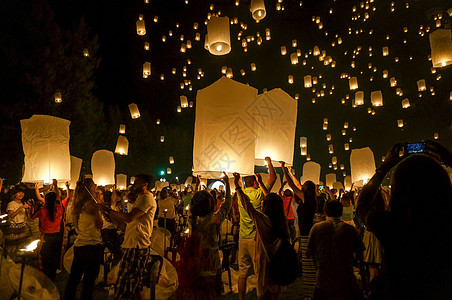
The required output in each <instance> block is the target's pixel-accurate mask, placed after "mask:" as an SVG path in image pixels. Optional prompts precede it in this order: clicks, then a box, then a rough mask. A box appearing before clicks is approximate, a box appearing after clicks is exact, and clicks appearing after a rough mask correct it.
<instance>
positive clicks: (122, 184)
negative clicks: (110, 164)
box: [116, 174, 127, 190]
mask: <svg viewBox="0 0 452 300" xmlns="http://www.w3.org/2000/svg"><path fill="white" fill-rule="evenodd" d="M116 188H117V189H120V190H125V189H126V188H127V175H126V174H116Z"/></svg>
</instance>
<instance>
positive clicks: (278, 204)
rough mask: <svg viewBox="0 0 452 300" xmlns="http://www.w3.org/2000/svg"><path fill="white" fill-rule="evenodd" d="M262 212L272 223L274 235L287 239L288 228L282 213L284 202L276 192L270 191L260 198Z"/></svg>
mask: <svg viewBox="0 0 452 300" xmlns="http://www.w3.org/2000/svg"><path fill="white" fill-rule="evenodd" d="M262 212H263V213H264V214H266V215H267V217H268V218H269V219H270V223H271V224H272V228H273V230H274V232H275V235H276V236H277V237H279V238H285V239H288V237H289V230H288V226H287V221H286V217H285V215H284V202H283V200H282V198H281V197H280V196H279V195H278V194H276V193H270V194H268V195H267V196H265V197H264V199H263V200H262Z"/></svg>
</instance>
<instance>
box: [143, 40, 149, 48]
mask: <svg viewBox="0 0 452 300" xmlns="http://www.w3.org/2000/svg"><path fill="white" fill-rule="evenodd" d="M144 50H149V43H148V42H145V43H144Z"/></svg>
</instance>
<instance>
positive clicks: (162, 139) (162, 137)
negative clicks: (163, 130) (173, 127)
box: [160, 135, 165, 143]
mask: <svg viewBox="0 0 452 300" xmlns="http://www.w3.org/2000/svg"><path fill="white" fill-rule="evenodd" d="M164 141H165V136H164V135H161V136H160V142H161V143H163V142H164Z"/></svg>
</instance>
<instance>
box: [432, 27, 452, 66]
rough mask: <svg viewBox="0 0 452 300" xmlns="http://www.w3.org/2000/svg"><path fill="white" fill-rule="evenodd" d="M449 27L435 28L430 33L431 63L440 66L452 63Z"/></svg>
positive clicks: (451, 42)
mask: <svg viewBox="0 0 452 300" xmlns="http://www.w3.org/2000/svg"><path fill="white" fill-rule="evenodd" d="M451 38H452V37H451V31H450V28H449V29H437V30H435V31H433V32H432V33H430V35H429V40H430V49H431V57H432V65H433V67H434V68H441V67H445V66H448V65H450V64H452V41H451Z"/></svg>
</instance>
